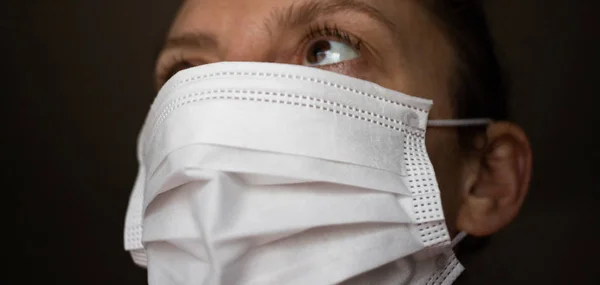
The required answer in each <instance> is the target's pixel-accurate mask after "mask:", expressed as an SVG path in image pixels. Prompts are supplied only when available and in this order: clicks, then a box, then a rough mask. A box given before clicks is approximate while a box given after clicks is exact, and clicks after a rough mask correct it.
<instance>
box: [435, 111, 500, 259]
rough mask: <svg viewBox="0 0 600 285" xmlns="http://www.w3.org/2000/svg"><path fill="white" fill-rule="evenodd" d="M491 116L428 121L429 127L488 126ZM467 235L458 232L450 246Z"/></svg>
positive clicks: (452, 246) (453, 245)
mask: <svg viewBox="0 0 600 285" xmlns="http://www.w3.org/2000/svg"><path fill="white" fill-rule="evenodd" d="M493 121H494V120H492V119H490V118H474V119H452V120H430V121H428V122H427V126H428V127H473V126H486V125H489V124H491V123H492V122H493ZM466 236H467V233H466V232H460V233H458V234H457V235H456V236H455V237H454V238H453V239H452V241H451V242H450V247H451V248H454V247H455V246H456V245H457V244H458V243H460V242H461V241H462V240H463V239H464V238H465V237H466Z"/></svg>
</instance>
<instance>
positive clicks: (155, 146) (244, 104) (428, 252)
mask: <svg viewBox="0 0 600 285" xmlns="http://www.w3.org/2000/svg"><path fill="white" fill-rule="evenodd" d="M431 104H432V102H431V101H429V100H425V99H420V98H415V97H410V96H407V95H404V94H402V93H399V92H396V91H393V90H389V89H385V88H383V87H380V86H378V85H376V84H373V83H371V82H367V81H362V80H359V79H355V78H351V77H347V76H343V75H339V74H336V73H332V72H328V71H323V70H319V69H314V68H308V67H303V66H294V65H285V64H274V63H248V62H223V63H215V64H209V65H204V66H200V67H195V68H191V69H187V70H184V71H182V72H179V73H178V74H176V75H175V76H174V77H173V78H172V79H170V80H169V82H167V84H166V85H165V86H164V87H163V88H162V89H161V91H160V92H159V95H158V96H157V98H156V100H155V102H154V104H153V105H152V107H151V110H150V113H149V115H148V117H147V119H146V122H145V124H144V127H143V129H142V132H141V134H140V139H139V144H138V158H139V162H140V171H139V174H138V178H137V181H136V184H135V186H134V189H133V192H132V195H131V199H130V203H129V208H128V211H127V217H126V222H125V249H126V250H129V251H131V253H132V257H133V259H134V262H136V263H137V264H139V265H141V266H147V267H148V282H149V283H150V284H153V285H154V284H207V285H213V284H248V285H250V284H302V285H305V284H315V285H317V284H338V283H343V284H450V283H452V282H453V281H454V279H455V278H456V277H457V276H458V274H460V272H461V271H462V266H461V265H460V264H459V263H458V261H457V260H456V258H455V257H454V254H453V253H452V250H451V245H450V239H449V236H448V232H447V229H446V226H445V223H444V216H443V211H442V207H441V200H440V193H439V189H438V186H437V182H436V179H435V173H434V171H433V167H432V166H431V163H430V160H429V158H428V155H427V152H426V149H425V128H426V126H427V116H428V112H429V109H430V107H431Z"/></svg>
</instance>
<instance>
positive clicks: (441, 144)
mask: <svg viewBox="0 0 600 285" xmlns="http://www.w3.org/2000/svg"><path fill="white" fill-rule="evenodd" d="M426 142H427V152H428V153H429V157H430V159H431V163H432V164H433V168H434V170H435V174H436V178H437V181H438V185H439V188H440V192H441V196H442V205H443V208H444V215H445V216H446V222H447V223H448V226H449V228H450V229H452V228H454V224H455V218H456V214H457V210H458V206H459V205H460V202H461V197H462V196H461V194H460V193H461V185H462V181H461V179H462V178H461V173H462V171H461V167H462V163H461V156H460V149H459V145H458V137H457V134H456V130H455V129H454V128H448V129H443V128H433V129H428V131H427V137H426Z"/></svg>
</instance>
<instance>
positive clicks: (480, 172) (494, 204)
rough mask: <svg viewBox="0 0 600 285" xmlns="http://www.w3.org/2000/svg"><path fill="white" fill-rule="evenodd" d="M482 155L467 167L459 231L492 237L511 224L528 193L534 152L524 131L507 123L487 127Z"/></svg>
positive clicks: (458, 223)
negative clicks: (532, 153)
mask: <svg viewBox="0 0 600 285" xmlns="http://www.w3.org/2000/svg"><path fill="white" fill-rule="evenodd" d="M486 135H487V137H486V138H485V140H486V141H487V143H486V144H485V146H484V148H483V151H482V152H480V153H479V154H477V155H476V156H474V157H470V158H469V161H468V162H467V163H468V164H469V165H468V167H465V173H464V175H465V176H466V177H465V178H466V179H464V180H463V181H465V185H463V191H462V195H463V199H462V200H463V203H462V205H461V206H460V207H459V210H458V217H457V228H458V230H461V231H465V232H467V233H468V234H470V235H472V236H487V235H491V234H493V233H495V232H497V231H499V230H500V229H502V228H503V227H504V226H506V225H507V224H508V223H510V222H511V221H512V220H513V219H514V218H515V216H516V215H517V213H518V212H519V209H520V208H521V205H522V204H523V200H524V199H525V196H526V194H527V191H528V190H529V180H530V175H531V148H530V146H529V141H528V140H527V136H526V135H525V133H524V132H523V130H522V129H521V128H520V127H519V126H517V125H514V124H510V123H506V122H498V123H492V124H491V125H489V126H488V128H487V132H486Z"/></svg>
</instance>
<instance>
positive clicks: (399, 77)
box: [156, 0, 531, 236]
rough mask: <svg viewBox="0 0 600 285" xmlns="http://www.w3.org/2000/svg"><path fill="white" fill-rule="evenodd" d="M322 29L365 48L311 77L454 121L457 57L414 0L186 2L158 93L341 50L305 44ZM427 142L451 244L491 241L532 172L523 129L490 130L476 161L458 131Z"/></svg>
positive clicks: (433, 134) (500, 126) (497, 126)
mask: <svg viewBox="0 0 600 285" xmlns="http://www.w3.org/2000/svg"><path fill="white" fill-rule="evenodd" d="M307 7H316V8H314V9H312V10H310V9H309V10H310V11H312V12H313V13H312V14H311V13H308V14H311V15H310V17H309V16H307V14H306V13H304V14H303V13H302V12H303V11H304V12H306V11H308V10H307V9H305V8H307ZM319 10H321V12H318V11H319ZM302 15H304V16H302ZM296 16H298V17H296ZM294 18H297V19H294ZM324 24H327V25H329V26H335V27H337V28H338V29H339V30H340V31H343V32H344V33H348V34H350V35H352V36H351V38H353V39H356V38H359V39H361V42H362V45H361V47H360V50H357V54H359V56H358V57H357V58H350V59H349V60H344V61H341V62H339V63H335V64H329V65H326V66H320V67H318V68H322V69H326V70H330V71H334V72H338V73H341V74H345V75H348V76H352V77H356V78H361V79H365V80H369V81H372V82H375V83H377V84H379V85H381V86H383V87H386V88H389V89H394V90H398V91H400V92H403V93H406V94H410V95H412V96H417V97H424V98H428V99H432V100H433V101H434V107H433V109H432V110H431V113H430V119H432V120H438V119H450V118H453V117H454V114H455V112H454V106H453V93H452V86H451V80H450V79H451V77H452V75H453V74H454V72H455V69H456V65H457V62H456V56H455V52H456V51H454V50H453V48H452V46H451V44H450V42H449V40H448V38H447V37H446V35H445V34H444V32H443V31H442V29H441V28H440V27H439V26H438V25H437V24H436V21H435V19H434V18H433V16H432V15H431V14H429V12H428V11H427V10H426V9H425V7H423V6H422V5H421V4H419V1H418V0H321V1H310V0H219V1H216V0H188V1H185V2H184V3H183V5H182V7H181V9H180V11H179V14H178V15H177V17H176V19H175V21H174V23H173V25H172V28H171V31H170V33H169V36H168V39H167V43H166V44H165V48H164V49H163V51H162V52H161V54H160V56H159V58H158V61H157V67H156V76H157V86H159V87H160V86H161V85H162V84H163V83H164V81H165V80H166V79H168V77H169V74H172V72H173V71H177V70H179V69H183V68H186V67H190V66H195V65H202V64H207V63H213V62H219V61H260V62H278V63H289V64H303V62H304V61H305V59H306V57H307V54H308V53H309V51H310V47H311V46H313V45H314V43H315V42H318V41H328V40H330V41H336V42H340V39H339V38H336V37H334V36H331V35H321V36H317V37H315V38H313V39H311V40H310V41H306V40H305V36H306V34H307V33H308V32H309V30H310V28H311V27H314V26H317V27H320V26H323V25H324ZM348 46H349V47H351V48H353V47H354V46H353V45H352V43H349V44H348ZM483 137H487V139H485V140H484V139H483ZM426 142H427V150H428V152H429V155H430V157H431V160H432V163H433V165H434V169H435V171H436V174H437V178H438V182H439V185H440V189H441V192H442V202H443V206H444V211H445V215H446V220H447V223H448V228H449V230H450V232H451V234H454V233H456V232H458V231H465V232H467V233H469V234H471V235H474V236H485V235H490V234H493V233H495V232H497V231H498V230H500V229H502V228H503V227H504V226H506V225H507V224H508V223H510V221H511V220H513V219H514V217H515V216H516V215H517V213H518V212H519V209H520V207H521V205H522V203H523V200H524V198H525V196H526V193H527V191H528V185H529V177H530V172H531V150H530V147H529V143H528V140H527V137H526V136H525V134H524V132H523V131H522V130H521V128H519V127H518V126H516V125H514V124H510V123H507V122H496V123H492V124H491V125H489V126H488V128H487V131H486V133H485V134H481V136H479V137H477V138H476V139H475V141H474V142H473V144H474V145H476V146H477V147H478V148H477V149H480V151H474V152H470V153H465V152H461V151H460V148H459V144H458V136H457V130H456V129H455V128H430V129H428V133H427V138H426Z"/></svg>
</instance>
